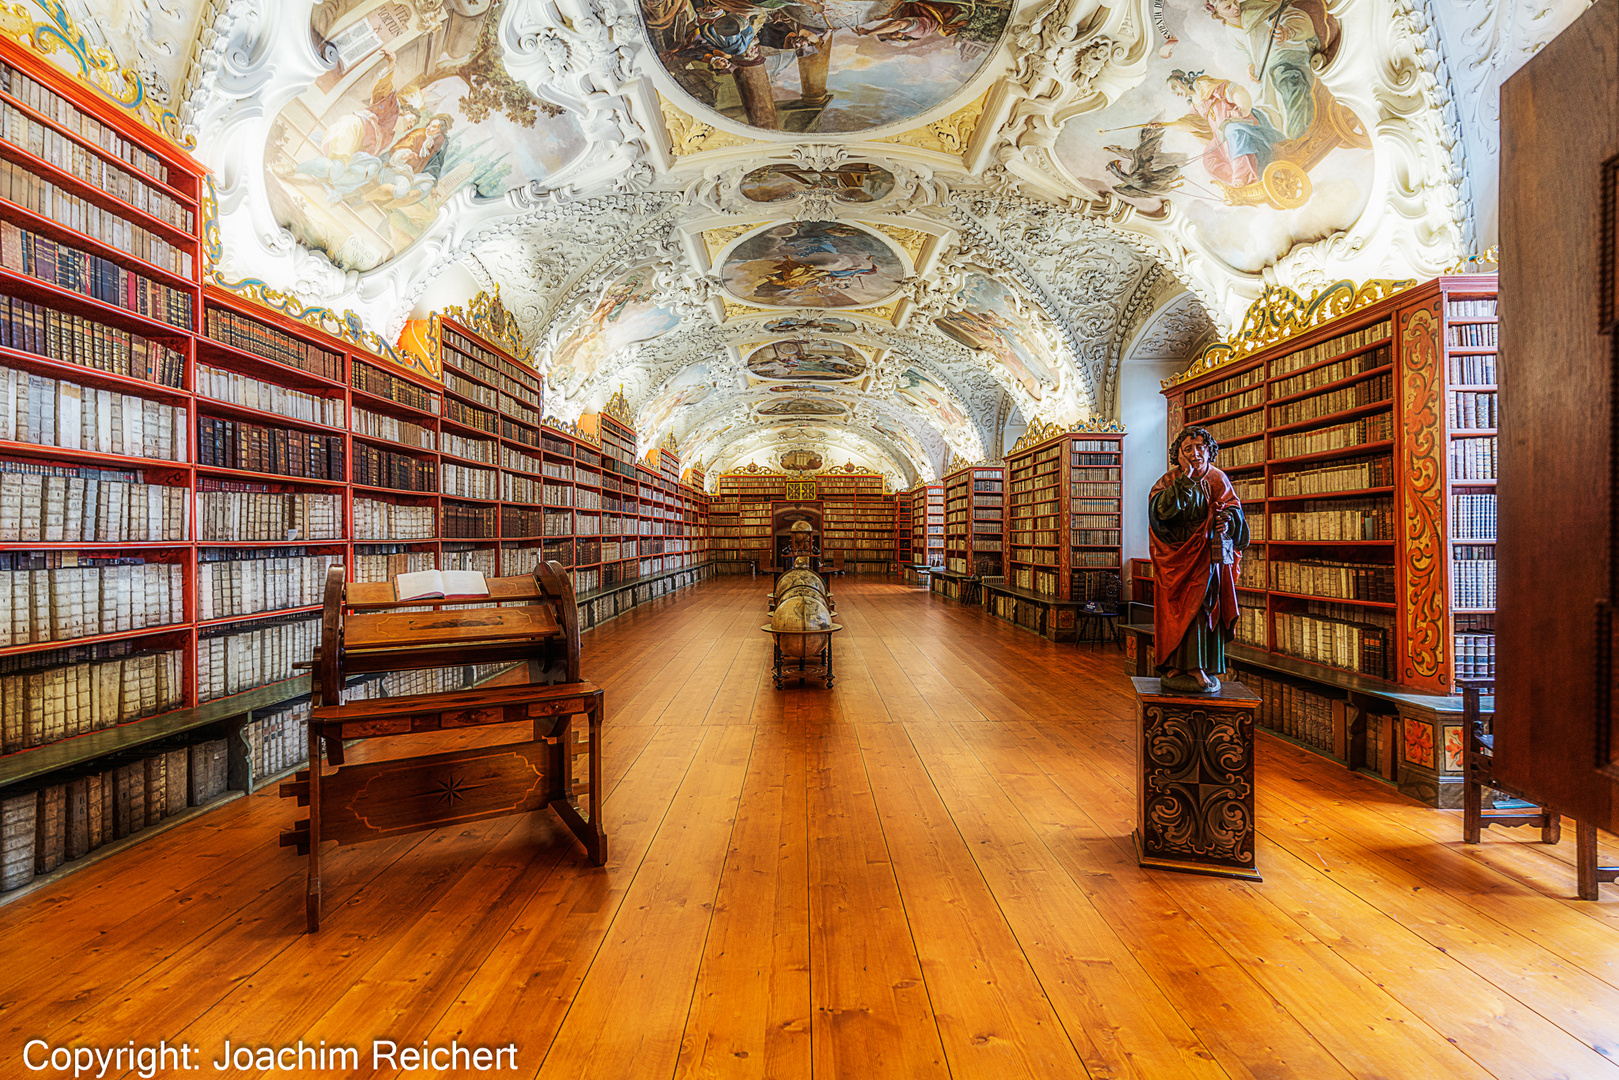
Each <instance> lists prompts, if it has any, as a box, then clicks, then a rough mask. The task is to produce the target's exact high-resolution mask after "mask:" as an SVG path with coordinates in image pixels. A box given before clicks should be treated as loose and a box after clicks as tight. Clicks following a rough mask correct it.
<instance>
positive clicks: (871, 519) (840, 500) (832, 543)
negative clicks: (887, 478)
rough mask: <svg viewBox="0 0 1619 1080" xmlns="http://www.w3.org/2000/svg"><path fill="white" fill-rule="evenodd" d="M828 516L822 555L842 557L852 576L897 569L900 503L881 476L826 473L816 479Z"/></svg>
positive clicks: (823, 508) (857, 473)
mask: <svg viewBox="0 0 1619 1080" xmlns="http://www.w3.org/2000/svg"><path fill="white" fill-rule="evenodd" d="M815 487H816V494H817V496H818V497H819V499H820V502H821V507H822V510H823V512H824V514H825V523H826V524H825V529H826V532H825V537H826V539H825V543H824V546H823V548H822V551H823V553H824V554H825V555H826V556H827V558H828V559H829V560H831V561H834V562H835V561H836V559H837V557H838V556H839V555H840V554H841V556H842V558H843V563H844V566H845V567H846V568H847V569H849V570H850V571H851V572H853V573H861V574H886V573H890V572H892V570H893V568H894V558H895V555H894V551H895V548H894V542H895V514H896V507H897V505H898V504H897V501H896V498H895V496H894V495H892V494H890V493H888V492H887V491H886V490H885V483H884V480H883V478H882V476H881V475H880V474H878V473H860V472H842V473H839V472H831V471H829V472H824V473H820V474H818V475H817V476H816V478H815Z"/></svg>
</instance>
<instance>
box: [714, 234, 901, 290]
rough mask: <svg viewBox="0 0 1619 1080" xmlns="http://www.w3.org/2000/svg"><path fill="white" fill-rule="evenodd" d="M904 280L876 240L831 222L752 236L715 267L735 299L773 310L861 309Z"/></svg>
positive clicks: (885, 248) (885, 245) (897, 264)
mask: <svg viewBox="0 0 1619 1080" xmlns="http://www.w3.org/2000/svg"><path fill="white" fill-rule="evenodd" d="M904 276H905V266H904V263H903V262H901V260H900V257H899V255H898V254H896V253H895V251H894V249H893V248H891V247H890V246H889V245H888V243H887V242H886V241H884V240H883V239H882V238H881V237H878V236H877V235H875V234H873V233H869V232H867V231H866V230H864V229H861V228H858V227H857V226H854V225H849V224H845V223H843V222H835V221H795V222H793V223H792V224H790V225H778V226H776V227H775V228H771V229H766V230H764V231H763V232H759V233H755V234H754V235H752V236H750V237H748V238H747V239H746V240H743V241H742V242H741V243H739V244H737V245H736V247H734V248H732V249H731V253H730V255H729V256H728V257H727V258H726V260H725V262H724V264H723V265H722V266H721V267H720V278H721V280H722V281H724V283H725V287H726V289H728V290H729V291H730V292H731V294H732V295H733V296H735V297H736V298H737V299H739V300H742V301H744V302H745V303H750V304H763V305H767V306H774V307H813V308H841V307H864V306H866V305H867V304H875V303H878V302H879V301H882V300H885V299H887V298H888V297H890V296H892V295H893V293H894V291H895V290H896V289H898V288H899V285H900V281H901V280H902V279H903V278H904Z"/></svg>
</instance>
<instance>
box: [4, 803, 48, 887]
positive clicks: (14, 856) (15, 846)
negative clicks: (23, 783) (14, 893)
mask: <svg viewBox="0 0 1619 1080" xmlns="http://www.w3.org/2000/svg"><path fill="white" fill-rule="evenodd" d="M38 808H39V802H38V797H37V796H36V794H35V793H34V792H32V791H30V792H27V793H25V794H21V795H13V796H11V797H9V798H6V799H0V892H5V891H9V890H11V889H18V888H21V887H22V886H24V885H26V884H28V883H29V882H30V881H32V880H34V847H35V836H34V832H35V824H34V819H35V817H36V815H37V814H38Z"/></svg>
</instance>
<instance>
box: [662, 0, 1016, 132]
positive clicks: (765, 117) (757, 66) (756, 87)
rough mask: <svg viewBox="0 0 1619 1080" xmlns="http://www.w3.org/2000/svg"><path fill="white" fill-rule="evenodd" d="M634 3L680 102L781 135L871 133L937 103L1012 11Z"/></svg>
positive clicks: (941, 0) (967, 72)
mask: <svg viewBox="0 0 1619 1080" xmlns="http://www.w3.org/2000/svg"><path fill="white" fill-rule="evenodd" d="M640 6H641V16H642V19H643V20H644V22H645V24H646V29H647V36H648V37H649V38H650V39H651V42H652V47H653V49H654V50H655V51H656V53H657V55H658V60H659V61H660V62H661V63H662V65H663V67H664V69H665V70H666V71H667V72H668V73H669V75H670V76H671V77H672V78H673V79H674V80H675V82H677V83H678V84H680V87H681V88H682V89H683V90H685V91H686V93H687V94H689V95H691V96H692V97H693V98H695V99H696V100H697V101H698V102H700V103H701V104H703V105H705V106H707V107H708V108H710V109H712V110H714V111H715V112H718V113H719V114H720V115H722V116H725V117H727V118H728V119H731V120H734V121H737V122H738V123H742V124H746V125H748V126H749V127H753V128H759V129H762V130H765V131H790V132H852V131H869V130H871V129H872V128H876V127H882V126H884V125H887V124H893V123H896V122H899V121H902V120H909V119H911V118H913V117H916V116H920V115H922V114H923V113H925V112H927V111H928V110H930V109H934V108H936V107H938V106H940V105H942V104H944V102H945V101H947V100H949V99H950V98H951V97H953V96H954V95H955V94H956V93H957V92H959V91H960V90H961V89H962V88H963V87H965V86H966V85H967V83H968V82H969V81H970V80H971V79H972V77H973V76H974V75H976V74H977V73H978V71H979V69H980V68H981V67H983V65H984V62H985V61H986V60H987V59H988V58H989V56H990V54H991V53H992V52H993V51H994V49H995V45H996V43H997V42H999V41H1000V39H1001V35H1002V33H1003V32H1004V31H1005V30H1006V23H1007V18H1008V16H1009V15H1010V14H1011V6H1010V4H1007V3H998V2H985V0H825V2H819V3H792V2H787V3H779V4H771V5H768V6H764V7H755V6H752V5H745V4H730V3H723V2H721V0H640Z"/></svg>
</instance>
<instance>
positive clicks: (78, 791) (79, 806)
mask: <svg viewBox="0 0 1619 1080" xmlns="http://www.w3.org/2000/svg"><path fill="white" fill-rule="evenodd" d="M88 784H89V781H88V780H87V779H86V778H85V777H82V776H81V777H79V778H78V779H77V780H70V781H68V783H67V836H66V838H65V840H64V841H63V848H64V851H63V854H64V856H65V857H66V858H68V859H82V858H83V857H84V856H85V855H86V854H87V853H88V852H89V851H90V804H89V788H88Z"/></svg>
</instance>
